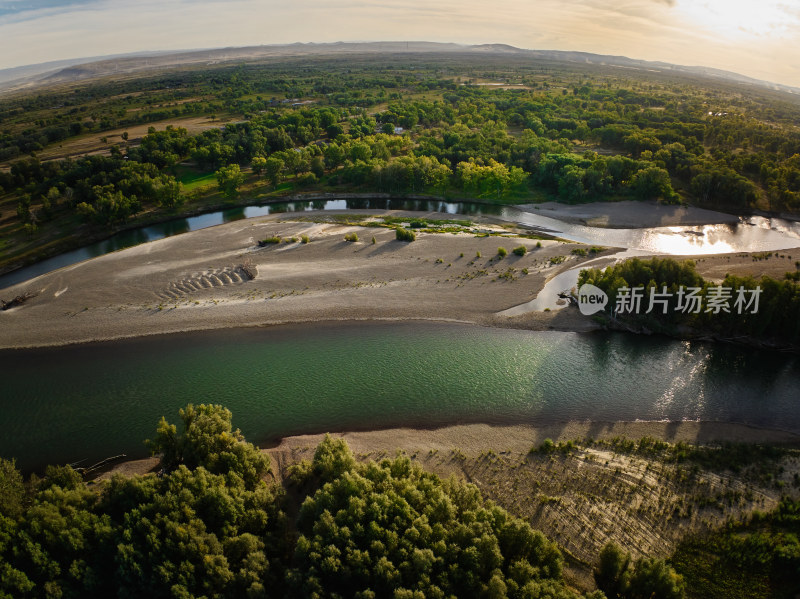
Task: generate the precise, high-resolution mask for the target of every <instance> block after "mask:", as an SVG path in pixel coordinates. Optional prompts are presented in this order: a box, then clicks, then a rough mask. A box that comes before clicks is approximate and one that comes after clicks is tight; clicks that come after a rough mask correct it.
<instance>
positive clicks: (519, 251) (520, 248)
mask: <svg viewBox="0 0 800 599" xmlns="http://www.w3.org/2000/svg"><path fill="white" fill-rule="evenodd" d="M512 251H513V252H514V253H515V254H516V255H517V256H524V255H525V254H527V253H528V248H526V247H525V246H524V245H520V246H517V247H515V248H514V249H513V250H512Z"/></svg>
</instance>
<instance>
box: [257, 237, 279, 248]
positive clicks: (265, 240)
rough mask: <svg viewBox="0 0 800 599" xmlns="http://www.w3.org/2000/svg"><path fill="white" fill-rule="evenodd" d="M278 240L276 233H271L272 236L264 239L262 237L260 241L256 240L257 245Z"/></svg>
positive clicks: (262, 245) (277, 241)
mask: <svg viewBox="0 0 800 599" xmlns="http://www.w3.org/2000/svg"><path fill="white" fill-rule="evenodd" d="M280 242H281V238H280V237H278V236H277V235H273V236H272V237H267V238H265V239H262V240H261V241H259V242H258V245H260V246H261V247H264V246H265V245H269V244H271V243H280Z"/></svg>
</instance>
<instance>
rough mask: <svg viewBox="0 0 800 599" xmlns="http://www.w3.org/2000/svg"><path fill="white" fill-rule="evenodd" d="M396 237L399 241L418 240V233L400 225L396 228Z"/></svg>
mask: <svg viewBox="0 0 800 599" xmlns="http://www.w3.org/2000/svg"><path fill="white" fill-rule="evenodd" d="M394 234H395V237H396V238H397V240H398V241H409V242H410V241H416V239H417V234H416V233H414V231H409V230H408V229H403V228H402V227H398V228H397V229H395V230H394Z"/></svg>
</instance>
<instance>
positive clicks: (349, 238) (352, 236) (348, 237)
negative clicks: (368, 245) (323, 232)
mask: <svg viewBox="0 0 800 599" xmlns="http://www.w3.org/2000/svg"><path fill="white" fill-rule="evenodd" d="M344 240H345V241H352V242H356V241H358V233H348V234H347V235H345V236H344Z"/></svg>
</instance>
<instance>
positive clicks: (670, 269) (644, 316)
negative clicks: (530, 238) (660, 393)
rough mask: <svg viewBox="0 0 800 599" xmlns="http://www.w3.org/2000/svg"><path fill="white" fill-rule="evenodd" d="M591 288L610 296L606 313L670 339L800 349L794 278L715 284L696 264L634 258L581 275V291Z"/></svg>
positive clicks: (799, 299) (798, 292)
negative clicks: (709, 338)
mask: <svg viewBox="0 0 800 599" xmlns="http://www.w3.org/2000/svg"><path fill="white" fill-rule="evenodd" d="M586 283H589V284H592V285H595V286H596V287H598V288H600V289H602V290H603V291H604V292H605V293H606V294H607V295H608V298H609V303H608V306H607V307H606V312H605V313H606V314H610V315H612V316H613V318H614V319H616V320H617V321H619V322H622V323H626V324H630V325H633V326H636V327H646V328H649V329H650V330H653V331H659V332H664V333H668V334H679V335H680V334H683V333H687V332H691V333H693V334H700V335H716V336H719V337H721V338H725V339H736V338H740V339H741V340H744V341H762V342H764V343H768V344H774V345H778V346H793V347H798V346H800V321H798V318H797V315H798V314H800V284H798V283H797V282H795V281H792V280H790V278H789V277H787V279H786V280H782V281H780V280H776V279H773V278H771V277H768V276H763V277H761V278H754V277H750V276H747V277H741V276H737V275H731V274H728V275H726V276H725V279H724V280H723V281H722V282H721V283H712V282H710V281H706V280H704V279H703V278H702V277H701V276H700V275H699V274H698V273H697V270H696V268H695V264H694V262H692V261H691V260H686V261H677V260H674V259H672V258H651V259H647V260H642V259H639V258H632V259H630V260H625V261H623V262H620V263H618V264H615V265H613V266H609V267H608V268H606V269H604V270H599V269H586V270H582V271H581V273H580V275H579V277H578V286H579V287H580V286H581V285H584V284H586ZM634 289H637V291H636V292H634V291H632V290H634ZM637 298H638V299H637Z"/></svg>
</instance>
